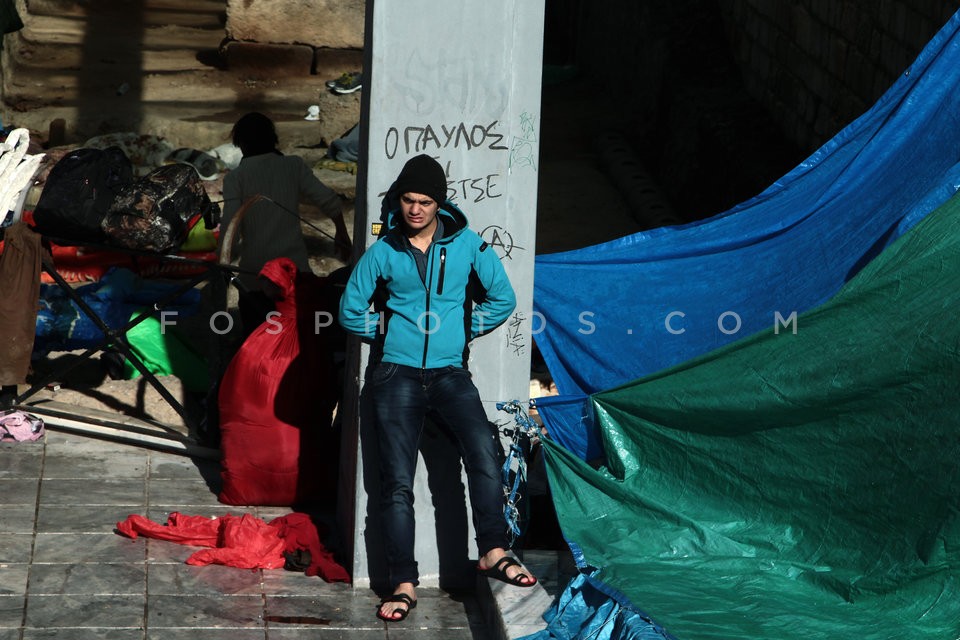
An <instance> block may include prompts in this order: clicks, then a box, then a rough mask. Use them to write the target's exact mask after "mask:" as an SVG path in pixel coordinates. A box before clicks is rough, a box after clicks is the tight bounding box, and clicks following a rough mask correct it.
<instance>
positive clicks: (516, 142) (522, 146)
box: [510, 112, 537, 171]
mask: <svg viewBox="0 0 960 640" xmlns="http://www.w3.org/2000/svg"><path fill="white" fill-rule="evenodd" d="M522 167H530V168H531V169H533V170H534V171H536V170H537V127H536V124H535V123H534V119H533V116H531V115H530V114H529V113H527V112H523V113H521V114H520V135H519V136H514V137H513V141H512V142H511V143H510V168H511V169H519V168H522Z"/></svg>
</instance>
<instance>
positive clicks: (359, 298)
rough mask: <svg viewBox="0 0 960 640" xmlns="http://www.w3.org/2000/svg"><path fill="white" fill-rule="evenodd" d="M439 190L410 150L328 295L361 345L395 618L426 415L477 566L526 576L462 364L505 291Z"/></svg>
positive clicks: (407, 605)
mask: <svg viewBox="0 0 960 640" xmlns="http://www.w3.org/2000/svg"><path fill="white" fill-rule="evenodd" d="M446 195H447V181H446V176H445V174H444V172H443V168H442V167H441V166H440V164H439V163H438V162H437V161H436V160H434V159H433V158H431V157H429V156H427V155H420V156H416V157H414V158H411V159H410V160H409V161H407V163H406V164H405V165H404V167H403V170H402V171H401V172H400V175H399V176H398V177H397V179H396V181H395V182H394V184H393V186H392V187H391V188H390V193H389V194H388V199H396V200H397V201H398V202H399V209H398V210H395V211H391V212H389V213H388V214H387V218H386V228H387V231H386V233H385V234H384V235H383V237H381V238H380V239H379V240H378V241H377V242H375V243H374V244H373V245H372V246H371V247H370V248H369V249H368V250H367V252H366V253H365V254H364V255H363V257H361V258H360V260H359V262H358V263H357V265H356V266H355V267H354V269H353V273H352V274H351V276H350V280H349V282H348V283H347V287H346V290H345V291H344V294H343V297H342V298H341V302H340V323H341V324H342V325H343V327H344V328H345V329H346V330H347V331H350V332H351V333H354V334H357V335H359V336H361V337H363V338H366V339H368V340H370V341H371V342H372V343H373V348H372V349H371V358H370V365H369V367H368V369H367V375H366V390H367V391H369V393H368V394H367V395H368V396H369V397H370V398H371V402H372V405H373V415H374V418H375V422H376V433H377V442H378V445H379V453H380V508H381V512H382V515H383V526H384V537H385V539H386V553H387V562H388V565H389V570H390V580H391V583H392V584H393V587H394V592H393V595H392V596H391V597H388V598H387V599H385V600H384V601H383V603H382V604H381V606H380V610H379V611H378V613H377V615H378V616H379V617H380V618H382V619H384V620H387V621H389V622H392V621H398V620H403V619H404V618H406V617H407V614H408V613H409V612H410V610H411V609H413V608H414V607H415V606H416V603H417V601H416V595H415V591H414V589H415V587H416V585H417V584H419V576H418V573H417V562H416V559H415V558H414V553H413V549H414V531H415V520H414V511H413V480H414V471H415V470H416V465H417V452H418V450H419V442H420V434H421V432H422V430H423V423H424V419H425V418H427V417H429V418H431V419H432V420H434V421H436V422H438V423H439V424H441V425H444V426H446V427H447V428H448V429H449V430H450V432H451V433H452V434H453V436H454V438H455V440H456V442H457V444H458V447H459V449H460V455H461V458H462V459H463V463H464V468H465V469H466V472H467V481H468V485H469V491H470V502H471V505H472V507H473V521H474V528H475V529H476V533H477V547H478V551H479V556H480V560H479V562H478V565H477V570H478V571H479V572H481V573H482V574H484V575H488V576H492V577H495V578H498V579H500V580H503V581H505V582H508V583H510V584H513V585H516V586H520V587H529V586H533V585H534V584H536V579H535V578H533V577H531V576H530V575H528V574H527V573H525V572H524V570H523V568H522V567H521V566H520V565H519V564H518V563H516V561H514V560H513V559H512V558H510V557H509V556H507V555H506V548H507V547H508V546H509V545H508V541H507V528H506V522H505V520H504V517H503V506H504V501H503V500H504V498H503V486H502V484H501V481H500V462H499V460H500V456H501V454H502V448H501V445H500V441H499V439H498V436H497V433H496V431H495V430H494V429H493V428H492V427H491V426H490V423H489V422H488V421H487V417H486V413H485V412H484V409H483V405H482V404H481V402H480V394H479V393H478V392H477V388H476V386H474V384H473V381H472V380H471V377H470V373H469V371H467V359H468V355H469V345H470V341H471V340H473V339H474V338H476V337H478V336H480V335H483V334H484V333H487V332H489V331H492V330H493V329H495V328H496V327H498V326H499V325H500V324H502V323H503V322H504V321H505V320H506V319H507V318H508V317H509V316H510V313H511V312H513V309H514V307H515V306H516V296H515V295H514V293H513V288H512V287H511V286H510V281H509V280H508V279H507V276H506V273H505V272H504V270H503V265H502V264H500V258H499V257H498V256H497V254H496V253H495V252H494V251H493V249H491V248H490V247H489V245H487V244H486V243H485V242H484V241H483V240H482V239H481V238H480V236H479V235H477V234H476V233H475V232H473V231H471V230H470V229H469V228H468V226H467V219H466V216H464V214H463V213H462V212H461V211H460V210H459V209H458V208H457V207H456V206H455V205H454V204H453V203H452V202H450V201H448V200H447V198H446ZM477 285H479V287H478V286H477ZM475 300H480V301H479V302H475ZM371 305H372V308H371Z"/></svg>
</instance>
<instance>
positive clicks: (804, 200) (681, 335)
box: [534, 14, 960, 457]
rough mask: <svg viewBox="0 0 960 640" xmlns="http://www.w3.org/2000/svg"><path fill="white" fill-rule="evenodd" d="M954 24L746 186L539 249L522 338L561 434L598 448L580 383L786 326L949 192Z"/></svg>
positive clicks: (955, 92) (658, 365)
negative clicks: (689, 208) (552, 392)
mask: <svg viewBox="0 0 960 640" xmlns="http://www.w3.org/2000/svg"><path fill="white" fill-rule="evenodd" d="M958 29H960V14H958V15H954V16H953V17H952V18H951V19H950V21H949V22H948V23H947V24H946V25H945V26H944V27H943V29H941V31H940V32H939V33H938V34H937V35H936V36H935V37H934V38H933V39H932V40H931V42H930V43H929V44H928V45H927V47H926V48H925V49H924V50H923V52H922V53H921V54H920V55H919V57H918V58H917V59H916V61H915V62H914V64H912V65H911V66H910V68H909V69H907V70H906V71H905V72H904V73H903V74H902V75H901V76H900V77H899V79H898V80H897V81H896V82H895V83H894V85H893V86H892V87H891V88H890V89H889V90H888V91H887V92H886V93H885V94H884V95H883V97H882V98H881V99H880V100H879V101H878V102H877V103H876V104H875V105H874V106H873V107H872V108H871V109H870V110H868V111H867V112H866V113H864V114H863V115H862V116H861V117H860V118H858V119H857V120H856V121H854V122H853V123H852V124H850V125H849V126H847V127H846V128H844V129H843V130H842V131H841V132H840V133H838V134H837V135H836V136H835V137H834V138H833V139H831V140H830V141H829V142H827V143H826V144H825V145H823V147H821V148H820V149H819V150H817V151H816V152H815V153H813V154H812V155H811V156H810V157H809V158H807V159H806V160H805V161H804V162H802V163H801V164H800V165H799V166H797V167H796V168H795V169H793V170H792V171H790V172H789V173H788V174H786V175H785V176H783V177H782V178H781V179H780V180H778V181H776V183H774V184H773V185H771V186H770V187H769V188H767V189H766V190H765V191H763V192H762V193H761V194H759V195H758V196H756V197H755V198H752V199H750V200H748V201H746V202H744V203H742V204H740V205H738V206H736V207H733V208H732V209H730V210H729V211H726V212H723V213H720V214H718V215H716V216H714V217H712V218H709V219H706V220H703V221H697V222H693V223H690V224H686V225H681V226H675V227H666V228H658V229H653V230H650V231H644V232H641V233H637V234H634V235H630V236H627V237H624V238H620V239H618V240H614V241H611V242H607V243H604V244H600V245H596V246H592V247H587V248H584V249H580V250H576V251H569V252H564V253H558V254H550V255H541V256H538V257H537V258H536V270H535V283H534V309H535V311H536V312H538V313H539V314H542V317H543V319H544V323H543V326H544V328H543V330H542V332H540V333H539V334H538V335H537V336H535V338H536V341H537V345H538V347H539V348H540V350H541V352H542V353H543V356H544V359H545V360H546V363H547V366H548V368H549V370H550V372H551V374H552V376H553V378H554V381H555V382H556V384H557V388H558V390H559V391H560V393H561V394H562V396H561V398H559V399H556V400H547V401H543V402H541V403H539V404H538V408H539V409H540V413H541V416H542V417H543V419H544V421H545V422H546V424H547V426H548V428H549V429H550V430H551V432H552V433H553V435H554V437H555V438H556V439H557V440H558V441H559V442H560V443H561V444H563V445H564V446H567V445H570V446H571V450H573V451H574V452H575V453H577V454H578V455H580V456H581V457H589V456H591V455H593V454H596V453H597V449H596V442H595V440H594V439H593V438H592V436H591V435H590V434H589V432H586V433H585V432H583V429H584V428H587V429H589V423H588V422H586V423H585V422H584V421H583V420H581V417H582V416H583V415H584V414H585V412H586V411H585V408H584V399H585V398H584V397H585V396H586V395H587V394H590V393H593V392H596V391H601V390H604V389H609V388H611V387H614V386H616V385H619V384H623V383H625V382H628V381H630V380H633V379H636V378H639V377H641V376H644V375H647V374H649V373H653V372H656V371H659V370H662V369H664V368H666V367H669V366H672V365H674V364H677V363H680V362H683V361H685V360H688V359H690V358H692V357H695V356H698V355H701V354H703V353H706V352H709V351H711V350H713V349H716V348H718V347H720V346H723V345H725V344H728V343H730V342H733V341H735V340H737V339H739V338H742V337H744V336H748V335H750V334H753V333H755V332H757V331H759V330H761V329H766V328H772V327H774V326H777V325H781V326H782V327H783V329H782V330H786V331H789V330H791V325H790V321H791V318H793V317H795V316H794V314H795V313H796V314H799V313H802V312H804V311H806V310H808V309H810V308H813V307H814V306H816V305H818V304H821V303H823V302H824V301H826V300H827V299H829V298H830V297H831V296H832V295H833V294H835V293H836V292H837V291H838V290H839V289H840V287H842V286H843V285H844V284H845V283H846V282H847V281H849V280H850V279H851V278H852V277H853V276H854V275H855V274H856V273H857V272H858V271H859V270H860V269H862V268H863V266H864V265H865V264H867V263H868V262H869V261H870V260H871V259H872V258H874V257H875V256H876V255H878V254H879V253H880V252H881V251H882V250H883V249H884V247H886V246H888V245H889V244H890V243H891V242H893V241H894V240H896V239H897V238H898V237H899V236H900V235H901V234H903V233H904V232H905V231H906V230H908V229H909V228H910V227H912V226H913V225H914V224H916V222H917V221H919V220H920V219H922V218H923V216H924V215H926V214H927V213H929V212H930V211H931V210H933V209H935V208H936V207H937V206H939V205H940V204H941V203H943V202H944V201H946V200H947V199H948V198H949V197H950V196H952V195H953V193H954V192H955V191H956V190H957V189H958V188H960V164H958V162H960V34H958ZM572 432H576V433H572ZM577 447H579V449H578V448H577Z"/></svg>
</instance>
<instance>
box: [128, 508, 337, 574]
mask: <svg viewBox="0 0 960 640" xmlns="http://www.w3.org/2000/svg"><path fill="white" fill-rule="evenodd" d="M117 532H118V533H120V534H121V535H124V536H127V537H128V538H133V539H136V538H137V537H138V536H144V537H147V538H156V539H159V540H168V541H170V542H176V543H178V544H184V545H190V546H197V547H208V548H207V549H202V550H200V551H197V552H196V553H194V554H192V555H191V556H190V557H189V558H187V564H190V565H200V566H203V565H208V564H222V565H226V566H229V567H237V568H240V569H280V568H282V567H283V565H284V562H285V558H284V556H283V554H284V553H292V552H295V551H297V550H299V549H306V550H307V551H309V552H310V557H311V563H310V566H309V567H308V568H307V570H306V571H305V573H306V575H308V576H320V577H321V578H323V579H324V580H326V581H327V582H349V581H350V575H349V574H348V573H347V570H346V569H344V568H343V567H342V566H341V565H340V564H338V563H337V562H336V560H334V558H333V554H332V553H331V552H330V551H329V550H327V549H326V547H324V546H323V543H321V542H320V534H319V532H318V531H317V527H316V525H314V523H313V520H312V519H311V518H310V516H308V515H306V514H303V513H291V514H288V515H285V516H281V517H279V518H274V519H273V520H271V521H270V522H269V523H268V522H265V521H264V520H261V519H260V518H257V517H254V516H251V515H249V514H244V515H242V516H234V515H229V514H228V515H225V516H220V517H207V516H189V515H184V514H182V513H178V512H173V513H171V514H170V517H169V518H167V523H166V524H160V523H157V522H154V521H153V520H150V519H149V518H146V517H144V516H141V515H137V514H132V515H129V516H127V519H126V520H124V521H123V522H118V523H117Z"/></svg>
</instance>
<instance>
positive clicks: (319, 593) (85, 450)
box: [0, 429, 557, 640]
mask: <svg viewBox="0 0 960 640" xmlns="http://www.w3.org/2000/svg"><path fill="white" fill-rule="evenodd" d="M218 482H219V468H218V465H217V464H216V463H215V462H213V461H209V460H198V459H192V458H189V457H187V456H184V455H179V454H174V453H167V452H161V451H155V450H149V449H144V448H140V447H136V446H131V445H129V444H122V443H118V442H111V441H107V440H102V439H95V438H91V437H88V436H84V435H77V434H70V433H65V432H56V431H53V430H49V429H48V431H47V435H46V437H45V439H44V440H43V441H40V442H37V443H21V444H8V443H4V444H0V640H41V639H48V638H66V639H68V640H94V639H95V640H150V639H153V640H159V639H163V640H179V639H184V640H192V639H197V640H200V639H201V638H202V639H203V640H218V639H229V640H255V639H256V640H261V639H262V640H285V639H288V638H289V639H292V638H298V639H300V640H311V639H324V640H332V639H336V638H340V639H344V640H374V639H378V638H389V639H391V640H401V639H404V638H413V637H416V638H418V639H429V638H436V639H438V640H459V639H474V640H481V639H483V640H486V639H487V638H503V637H505V636H506V634H508V633H511V631H510V629H516V630H517V631H522V632H524V633H526V632H532V631H534V630H536V628H538V622H539V620H538V618H539V613H542V611H543V610H545V606H546V604H548V603H549V596H548V595H546V593H545V591H544V590H542V589H540V590H539V591H538V592H537V593H536V594H535V597H532V598H530V596H533V595H534V594H532V593H531V594H517V593H510V592H509V591H507V592H505V591H504V590H503V589H502V588H501V587H502V586H505V585H499V584H497V585H495V586H494V588H493V592H492V593H491V592H490V591H489V590H487V589H485V588H484V587H485V586H486V585H481V589H479V590H478V591H477V593H476V594H461V595H453V594H449V593H447V592H444V591H440V590H437V589H426V588H421V589H419V590H418V596H419V606H418V607H417V609H416V610H415V611H414V612H413V614H411V615H410V617H409V618H407V620H405V621H403V622H399V623H390V624H389V625H388V624H387V623H385V622H382V621H380V620H378V619H377V618H376V617H375V615H374V611H375V607H376V606H377V604H378V602H379V599H378V598H377V596H376V594H374V593H373V592H372V591H371V590H369V589H360V588H357V589H354V588H352V587H351V586H349V585H346V584H329V583H326V582H324V581H323V580H322V579H320V578H318V577H307V576H305V575H304V574H302V573H296V572H291V571H285V570H283V569H276V570H246V569H237V568H232V567H226V566H220V565H210V566H205V567H195V566H189V565H186V564H185V563H184V560H185V559H186V558H187V557H188V556H189V555H190V554H191V553H193V552H194V551H196V550H197V548H196V547H188V546H184V545H180V544H177V543H174V542H168V541H163V540H157V539H149V538H144V537H140V538H138V539H136V540H131V539H129V538H126V537H123V536H120V535H118V534H116V533H114V527H115V526H116V523H117V522H119V521H122V520H124V519H125V518H126V517H127V516H128V515H130V514H135V513H136V514H142V515H145V516H147V517H148V518H150V519H151V520H154V521H156V522H166V519H167V516H168V515H169V513H170V512H172V511H180V512H181V513H184V514H188V515H207V516H218V515H224V514H226V513H232V514H240V513H251V514H252V515H255V516H257V517H259V518H263V519H264V520H268V521H269V520H270V519H272V518H275V517H277V516H280V515H284V514H285V513H288V512H289V510H288V509H282V508H276V507H270V508H263V507H254V508H248V509H241V508H236V507H228V506H226V505H222V504H220V503H219V502H218V501H217V498H216V495H217V488H216V487H217V483H218ZM531 560H532V559H531ZM553 564H554V565H555V562H554V563H553ZM542 577H544V578H546V580H547V581H546V582H545V583H544V584H549V581H550V580H551V578H549V577H548V576H542ZM554 580H555V578H554ZM556 586H557V585H556V584H554V585H553V587H554V588H555V587H556ZM511 589H513V591H516V589H515V588H511ZM524 591H526V590H524ZM498 594H501V595H498ZM503 594H506V598H507V603H506V604H505V605H502V606H501V605H498V604H497V603H496V601H497V600H498V599H502V598H501V596H502V595H503ZM518 598H530V599H529V600H528V606H527V607H525V608H522V611H521V613H520V615H521V616H524V617H523V619H521V620H518V621H517V620H515V621H514V622H519V623H520V624H519V626H513V625H512V623H511V622H510V621H504V620H502V619H499V618H498V616H499V615H500V614H501V613H502V612H503V611H505V610H511V609H512V608H515V604H516V602H517V600H518ZM491 602H493V604H494V606H493V607H491V606H489V605H490V604H491ZM491 611H492V612H493V614H491ZM485 612H486V615H485ZM518 635H519V634H518Z"/></svg>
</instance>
